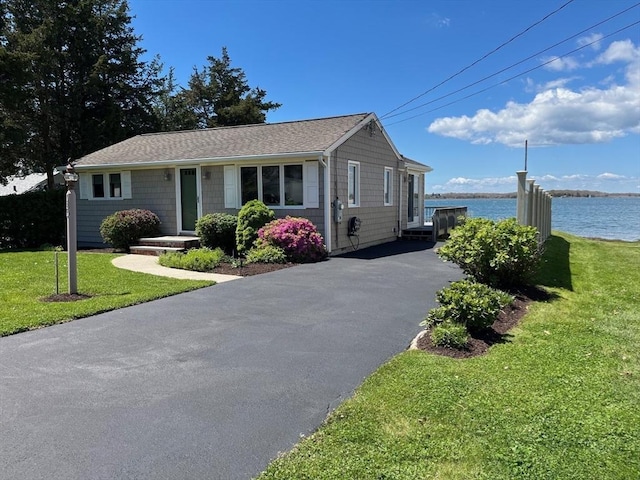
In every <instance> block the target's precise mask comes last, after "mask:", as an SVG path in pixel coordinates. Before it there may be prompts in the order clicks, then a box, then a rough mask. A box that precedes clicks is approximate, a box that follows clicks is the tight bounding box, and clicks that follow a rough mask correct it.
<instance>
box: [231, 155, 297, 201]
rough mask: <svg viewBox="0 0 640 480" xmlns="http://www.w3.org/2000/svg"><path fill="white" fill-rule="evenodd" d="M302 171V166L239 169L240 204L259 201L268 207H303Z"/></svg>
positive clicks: (266, 166)
mask: <svg viewBox="0 0 640 480" xmlns="http://www.w3.org/2000/svg"><path fill="white" fill-rule="evenodd" d="M302 171H303V168H302V165H260V166H257V167H240V197H241V199H242V204H243V205H244V204H245V203H247V202H248V201H250V200H255V199H259V200H261V201H262V202H264V203H265V205H268V206H270V207H290V206H302V205H304V188H303V174H302Z"/></svg>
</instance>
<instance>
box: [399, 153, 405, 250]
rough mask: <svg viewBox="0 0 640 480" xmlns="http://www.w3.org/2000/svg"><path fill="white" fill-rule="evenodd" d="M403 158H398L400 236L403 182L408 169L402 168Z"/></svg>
mask: <svg viewBox="0 0 640 480" xmlns="http://www.w3.org/2000/svg"><path fill="white" fill-rule="evenodd" d="M401 162H402V161H401V160H400V159H398V238H400V237H402V184H403V183H404V175H405V173H406V171H407V169H406V168H404V172H405V173H402V170H400V164H401ZM402 163H404V162H402Z"/></svg>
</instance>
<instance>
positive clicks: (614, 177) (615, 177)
mask: <svg viewBox="0 0 640 480" xmlns="http://www.w3.org/2000/svg"><path fill="white" fill-rule="evenodd" d="M597 178H601V179H605V180H620V179H623V178H626V177H625V176H624V175H616V174H615V173H609V172H605V173H601V174H600V175H598V177H597Z"/></svg>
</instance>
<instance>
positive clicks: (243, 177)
mask: <svg viewBox="0 0 640 480" xmlns="http://www.w3.org/2000/svg"><path fill="white" fill-rule="evenodd" d="M240 183H241V191H242V204H243V205H244V204H245V203H247V202H248V201H250V200H257V199H258V198H259V196H258V167H242V168H241V169H240Z"/></svg>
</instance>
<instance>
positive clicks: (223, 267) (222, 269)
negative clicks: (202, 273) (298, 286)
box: [211, 263, 298, 277]
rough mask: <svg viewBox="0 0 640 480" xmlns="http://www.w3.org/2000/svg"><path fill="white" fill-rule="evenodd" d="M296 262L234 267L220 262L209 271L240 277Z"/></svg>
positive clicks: (251, 264) (281, 267)
mask: <svg viewBox="0 0 640 480" xmlns="http://www.w3.org/2000/svg"><path fill="white" fill-rule="evenodd" d="M296 265H298V264H297V263H249V264H246V265H245V264H243V265H242V267H235V266H234V265H232V264H230V263H221V264H220V265H218V266H217V267H216V268H214V269H213V271H212V272H211V273H221V274H223V275H239V276H241V277H249V276H251V275H260V274H261V273H268V272H275V271H277V270H282V269H283V268H289V267H295V266H296Z"/></svg>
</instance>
